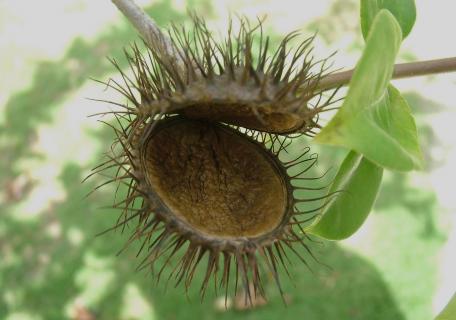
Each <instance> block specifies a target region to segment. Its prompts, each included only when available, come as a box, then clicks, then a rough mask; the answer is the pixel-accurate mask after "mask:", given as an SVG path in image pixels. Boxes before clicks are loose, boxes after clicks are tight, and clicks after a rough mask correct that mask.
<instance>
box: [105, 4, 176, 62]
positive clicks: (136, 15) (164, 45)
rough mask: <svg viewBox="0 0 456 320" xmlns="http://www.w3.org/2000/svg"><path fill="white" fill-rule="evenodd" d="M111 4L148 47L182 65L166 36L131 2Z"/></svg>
mask: <svg viewBox="0 0 456 320" xmlns="http://www.w3.org/2000/svg"><path fill="white" fill-rule="evenodd" d="M111 1H112V3H114V4H115V5H116V7H117V8H118V9H119V10H120V11H121V12H122V13H123V15H124V16H125V17H127V19H128V20H129V21H130V23H131V24H132V25H133V26H134V27H135V28H136V30H138V32H139V34H140V35H141V36H142V37H143V39H144V41H145V42H146V43H147V45H149V46H150V47H155V48H157V46H160V47H161V48H160V49H162V50H164V51H165V52H166V53H167V54H168V56H169V57H170V58H174V59H175V60H176V62H177V63H179V64H180V63H182V61H181V59H180V56H179V54H178V52H177V49H176V48H175V47H174V45H173V43H172V41H171V39H170V38H169V37H168V36H166V35H165V34H164V33H163V32H162V31H161V30H160V28H159V27H158V26H157V24H156V23H155V21H154V20H152V18H151V17H150V16H149V15H148V14H147V13H146V12H144V10H143V9H141V8H140V7H139V6H138V5H137V4H136V3H135V2H134V1H133V0H111Z"/></svg>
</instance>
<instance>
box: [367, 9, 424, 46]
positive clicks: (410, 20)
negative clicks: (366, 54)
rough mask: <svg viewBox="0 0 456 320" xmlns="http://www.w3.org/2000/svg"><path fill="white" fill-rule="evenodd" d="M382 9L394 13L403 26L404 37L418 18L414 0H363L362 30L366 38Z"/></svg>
mask: <svg viewBox="0 0 456 320" xmlns="http://www.w3.org/2000/svg"><path fill="white" fill-rule="evenodd" d="M381 9H387V10H389V11H390V12H391V13H392V14H393V15H394V17H395V18H396V20H397V21H398V22H399V25H400V26H401V29H402V35H403V37H404V38H405V37H407V36H408V34H409V33H410V31H412V28H413V25H414V24H415V20H416V7H415V1H414V0H361V30H362V32H363V36H364V39H366V38H367V35H368V34H369V29H370V27H371V25H372V22H373V21H374V18H375V16H376V15H377V13H378V12H379V11H380V10H381Z"/></svg>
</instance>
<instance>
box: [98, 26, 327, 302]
mask: <svg viewBox="0 0 456 320" xmlns="http://www.w3.org/2000/svg"><path fill="white" fill-rule="evenodd" d="M231 30H232V28H231V27H230V28H229V32H228V37H227V39H225V41H224V42H217V41H215V40H214V38H213V37H212V35H211V33H210V32H209V31H208V30H207V28H206V25H205V23H204V22H203V21H202V20H201V19H199V18H194V26H193V29H192V30H191V32H190V33H188V32H187V31H186V30H185V29H183V28H180V27H177V26H174V28H173V30H172V32H170V34H171V38H172V39H173V44H174V46H175V48H177V52H179V54H180V60H179V61H177V60H176V59H175V58H173V57H171V56H169V55H168V53H166V50H164V49H163V48H164V46H163V45H160V39H159V38H157V43H158V45H157V46H154V47H148V48H147V50H146V51H145V52H144V53H143V52H141V50H140V49H139V48H138V47H137V46H133V47H132V51H130V52H127V58H128V61H129V62H130V67H131V70H130V71H131V72H132V74H133V77H128V76H127V72H124V71H123V70H121V69H120V68H119V71H120V73H121V75H122V77H123V79H124V81H125V83H124V84H119V83H118V82H115V81H114V80H111V81H109V82H107V83H106V84H107V85H108V86H110V87H112V88H114V89H115V90H117V91H119V92H121V93H122V94H123V95H124V96H125V97H126V98H127V100H128V102H127V103H125V104H122V103H118V102H115V103H114V104H115V105H117V106H120V109H118V110H117V111H113V113H114V116H115V119H116V120H117V124H112V123H108V125H109V126H111V127H112V128H113V129H114V132H115V134H116V139H115V142H114V144H113V147H112V148H111V149H112V154H108V159H107V160H106V161H105V162H104V163H102V164H101V165H100V166H98V167H97V168H96V169H95V170H94V173H97V172H102V171H104V170H112V168H113V167H114V168H116V175H115V177H113V179H111V180H110V181H108V182H114V183H118V184H120V185H126V186H127V188H128V191H127V194H126V196H125V198H123V199H121V200H117V203H116V204H115V205H114V207H117V208H122V215H121V217H120V218H119V220H118V222H117V224H116V225H115V226H114V228H113V229H116V228H119V227H125V226H127V225H129V226H132V228H130V230H133V231H132V235H131V238H130V241H129V242H133V241H136V240H139V241H142V247H141V250H144V251H147V252H146V253H143V254H144V255H145V257H144V258H143V261H142V263H141V267H150V268H151V270H153V272H154V274H155V275H156V277H157V278H160V276H161V274H162V273H163V272H164V270H165V269H169V272H168V274H169V275H168V278H169V279H172V278H174V279H175V280H176V282H177V283H181V282H183V283H184V284H185V287H186V288H188V287H189V286H190V285H191V283H192V279H193V277H194V273H195V270H196V268H197V266H198V265H199V264H200V263H201V262H203V261H206V262H205V263H206V264H207V265H206V269H205V270H206V271H205V276H204V279H203V281H202V285H201V293H202V294H204V292H205V290H206V287H207V285H208V282H209V280H210V278H211V277H213V278H214V280H215V281H218V282H219V285H220V286H221V287H223V288H225V289H226V290H228V288H229V286H230V279H231V281H232V282H234V283H235V287H237V283H238V281H240V282H241V283H242V285H243V288H244V290H245V291H246V292H247V295H246V297H251V296H252V295H253V294H258V293H259V294H264V292H263V291H264V290H263V285H262V281H261V279H262V278H261V277H262V276H261V274H262V271H264V270H266V271H267V272H269V273H271V274H272V275H273V278H274V280H275V281H276V283H277V285H278V286H279V288H280V282H279V265H282V266H283V267H284V268H285V270H287V264H288V261H289V260H288V258H287V252H293V253H295V254H296V255H298V257H299V258H300V259H302V261H303V262H304V263H306V260H305V259H306V258H305V257H304V256H303V255H302V254H301V253H299V252H298V250H296V249H295V246H296V244H300V245H302V246H304V249H305V250H304V251H306V252H308V253H310V249H309V247H308V245H307V241H308V240H307V236H306V234H305V233H304V231H303V230H302V228H301V224H302V223H305V221H308V220H309V219H310V218H312V216H313V214H315V213H316V212H317V211H318V210H319V209H320V208H321V200H322V199H323V198H324V197H325V196H312V195H309V196H305V197H301V196H297V193H296V191H297V190H301V191H302V190H305V191H308V192H309V194H310V192H312V191H316V190H321V189H322V188H318V187H317V188H315V187H311V186H308V185H306V182H307V181H309V180H315V179H317V178H316V177H314V176H310V175H309V170H310V168H311V167H312V166H313V165H314V164H315V162H316V160H317V157H316V155H315V154H310V152H309V148H307V147H306V148H304V149H303V150H302V152H301V154H299V155H298V156H297V157H296V158H295V159H291V160H290V159H288V160H286V161H285V160H283V159H282V158H281V154H282V153H286V151H287V150H286V149H287V147H288V146H289V144H290V143H291V138H290V137H289V136H287V135H288V134H290V133H302V134H308V135H311V134H312V133H313V129H315V128H316V127H318V124H317V118H318V113H319V112H321V111H322V110H324V109H325V108H327V107H328V106H329V105H330V104H331V103H332V102H333V101H332V99H333V96H330V97H328V98H327V99H326V100H325V102H322V100H323V99H316V101H315V102H316V104H314V105H312V103H311V100H312V98H315V97H316V96H317V97H320V98H321V96H322V92H318V80H319V79H320V78H321V76H322V74H323V73H324V72H325V71H326V69H325V66H324V62H325V60H323V62H322V65H321V66H320V69H319V72H317V73H315V74H314V73H312V70H313V69H314V68H315V64H316V63H315V62H313V58H312V57H311V55H310V51H311V42H312V39H307V40H305V41H303V42H302V43H300V44H298V45H297V47H296V49H295V50H291V51H290V50H289V49H287V45H288V43H289V42H290V41H291V39H292V38H294V37H295V36H296V34H295V33H293V34H291V35H289V36H287V37H285V38H284V40H282V42H281V43H280V45H279V46H278V48H277V49H276V50H275V51H273V53H272V54H270V53H269V52H270V51H269V39H268V38H267V37H264V36H263V33H262V29H261V23H260V24H258V25H257V26H255V27H253V28H251V27H250V26H249V24H248V23H247V22H246V21H245V20H241V25H240V28H239V30H238V31H237V32H236V36H233V32H232V31H231ZM162 44H163V43H162ZM253 48H256V49H253ZM113 62H114V64H115V65H116V66H118V65H117V64H116V62H115V61H113ZM326 196H327V195H326ZM300 202H305V203H315V206H314V207H313V208H310V209H305V210H304V209H300V208H299V203H300ZM160 263H161V267H160V268H157V265H158V264H160ZM170 265H172V266H171V267H170ZM280 268H281V267H280ZM262 269H264V270H262ZM287 272H288V271H287ZM217 279H218V280H217ZM250 288H253V292H251V289H250ZM235 290H236V289H235Z"/></svg>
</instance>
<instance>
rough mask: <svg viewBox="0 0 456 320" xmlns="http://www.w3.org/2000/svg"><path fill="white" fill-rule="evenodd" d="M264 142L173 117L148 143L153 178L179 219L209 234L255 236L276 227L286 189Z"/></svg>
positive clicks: (148, 170) (149, 174) (147, 157)
mask: <svg viewBox="0 0 456 320" xmlns="http://www.w3.org/2000/svg"><path fill="white" fill-rule="evenodd" d="M271 157H272V156H271V155H269V154H268V153H267V152H266V151H265V150H264V149H263V148H262V147H261V146H260V145H258V144H256V143H254V142H252V141H250V140H248V139H246V138H245V137H243V136H241V135H239V134H238V133H236V132H235V131H234V130H232V129H229V128H226V127H222V126H220V125H214V124H209V123H205V122H199V121H192V120H180V121H170V122H169V123H166V124H165V125H162V126H159V127H157V128H156V129H155V130H154V133H153V135H152V136H151V137H150V138H149V140H148V143H147V145H146V149H145V155H144V165H145V166H146V173H147V179H148V181H149V184H150V185H151V187H152V188H153V189H154V191H155V192H156V193H157V195H158V196H159V197H160V198H161V200H162V201H163V203H164V204H165V205H166V206H168V208H169V209H171V211H172V212H174V214H176V215H177V216H178V217H179V218H180V219H183V220H184V221H186V222H187V223H188V224H189V225H191V226H192V227H193V228H195V229H197V230H199V231H200V232H203V233H205V234H209V235H213V236H219V237H254V236H259V235H262V234H264V233H267V232H269V231H271V230H273V229H274V228H275V227H277V226H278V225H279V224H280V222H281V221H282V219H283V216H284V214H285V211H286V209H287V208H286V204H287V193H286V188H285V187H284V182H283V180H282V177H281V176H280V173H279V171H278V169H277V168H276V167H275V165H274V162H273V160H272V158H271Z"/></svg>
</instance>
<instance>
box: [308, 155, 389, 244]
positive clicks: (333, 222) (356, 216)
mask: <svg viewBox="0 0 456 320" xmlns="http://www.w3.org/2000/svg"><path fill="white" fill-rule="evenodd" d="M382 175H383V169H382V168H381V167H379V166H377V165H375V164H374V163H372V162H370V161H369V160H367V159H366V158H364V157H363V156H362V155H360V154H357V153H356V152H354V151H351V152H350V153H349V154H348V155H347V157H346V158H345V160H344V162H343V163H342V165H341V166H340V168H339V172H338V173H337V176H336V178H335V180H334V182H333V183H332V185H331V188H330V191H329V192H330V193H333V192H337V191H338V190H344V191H342V193H341V194H340V195H339V196H337V197H335V198H334V197H333V198H332V200H331V201H330V202H329V203H328V204H327V205H326V206H325V208H324V209H323V212H322V213H321V214H322V218H321V219H320V220H319V221H318V223H317V224H316V225H315V226H314V227H312V228H311V229H310V230H309V231H310V233H313V234H316V235H319V236H321V237H324V238H326V239H331V240H340V239H345V238H348V237H349V236H351V235H352V234H353V233H355V232H356V230H358V228H359V227H360V226H361V225H362V224H363V222H364V220H365V219H366V218H367V215H368V214H369V212H370V211H371V209H372V206H373V204H374V201H375V198H376V197H377V193H378V189H379V187H380V182H381V181H382ZM360 194H361V195H362V197H360V196H359V195H360Z"/></svg>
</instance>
